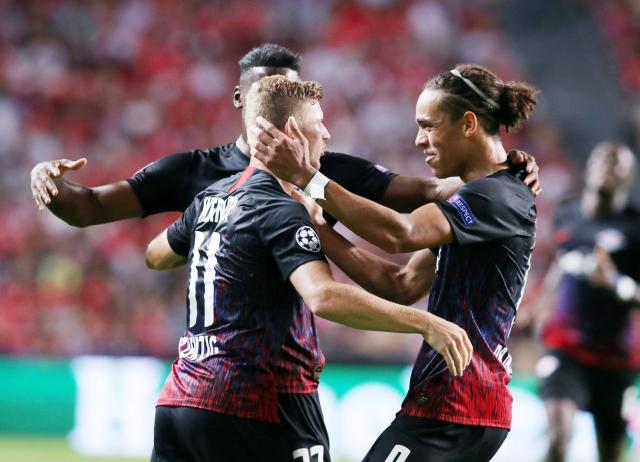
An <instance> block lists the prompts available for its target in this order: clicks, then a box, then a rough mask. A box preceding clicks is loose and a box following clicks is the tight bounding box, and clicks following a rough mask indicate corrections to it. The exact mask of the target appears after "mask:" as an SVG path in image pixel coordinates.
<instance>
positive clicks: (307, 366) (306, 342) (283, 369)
mask: <svg viewBox="0 0 640 462" xmlns="http://www.w3.org/2000/svg"><path fill="white" fill-rule="evenodd" d="M324 365H325V358H324V354H323V353H322V350H321V349H320V344H319V342H318V335H317V333H316V325H315V322H314V318H313V313H312V312H311V310H310V309H309V308H308V307H307V306H306V305H303V307H302V309H300V310H297V311H296V313H295V317H294V320H293V326H292V327H291V329H289V335H288V336H287V340H286V341H285V344H284V345H283V346H282V351H281V353H280V361H279V362H278V366H277V368H276V370H275V374H276V380H277V382H278V393H315V392H316V391H317V390H318V383H319V380H320V373H321V372H322V369H324Z"/></svg>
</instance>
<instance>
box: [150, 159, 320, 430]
mask: <svg viewBox="0 0 640 462" xmlns="http://www.w3.org/2000/svg"><path fill="white" fill-rule="evenodd" d="M167 236H168V240H169V244H170V245H171V247H172V249H173V250H174V251H175V252H176V253H178V254H180V255H185V256H187V255H188V268H189V282H188V291H187V315H186V324H187V328H186V332H185V334H184V336H183V337H182V338H181V339H180V342H179V355H178V359H176V361H175V362H174V364H173V367H172V370H171V373H170V375H169V377H168V378H167V381H166V383H165V385H164V388H163V389H162V392H161V395H160V398H159V400H158V404H159V405H166V406H188V407H197V408H203V409H208V410H212V411H216V412H222V413H226V414H232V415H236V416H240V417H244V418H251V419H257V420H264V421H270V422H278V414H277V399H276V397H277V380H276V375H275V366H276V364H275V363H276V361H277V358H278V355H279V353H280V350H281V349H282V346H283V344H284V343H285V341H286V340H287V337H288V335H289V332H290V329H291V327H292V325H293V323H294V320H295V319H296V318H297V317H299V313H300V312H301V311H303V310H307V309H306V308H305V307H304V306H303V304H302V299H301V297H300V295H299V294H298V293H297V292H296V291H295V289H294V288H293V286H292V285H291V283H290V282H289V281H288V279H289V275H290V274H291V272H292V271H294V270H295V269H296V268H297V267H299V266H300V265H302V264H305V263H307V262H310V261H315V260H323V261H324V256H323V254H322V251H321V248H320V240H319V237H318V235H317V233H316V231H315V228H314V227H313V224H312V223H311V221H310V218H309V216H308V214H307V212H306V210H305V208H304V207H303V206H302V205H301V204H300V203H298V202H297V201H295V200H293V199H292V198H291V197H289V196H288V195H287V194H286V193H285V192H284V191H283V190H282V188H281V187H280V185H279V184H278V182H277V181H276V180H275V178H274V177H273V176H272V175H270V174H269V173H267V172H265V171H263V170H255V169H254V168H252V167H248V168H247V169H246V170H245V171H244V173H243V174H241V175H240V174H238V175H236V176H234V177H232V178H230V179H225V180H221V181H219V182H217V183H214V184H213V185H211V186H210V187H208V188H207V189H206V190H205V191H203V192H202V193H200V194H198V195H197V196H196V199H195V200H194V202H193V204H192V205H191V206H189V208H187V210H186V211H185V212H184V214H183V215H182V217H181V218H179V219H178V220H177V221H176V222H175V223H174V224H173V225H171V226H170V227H169V229H168V232H167ZM307 311H308V310H307Z"/></svg>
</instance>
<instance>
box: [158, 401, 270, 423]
mask: <svg viewBox="0 0 640 462" xmlns="http://www.w3.org/2000/svg"><path fill="white" fill-rule="evenodd" d="M157 406H169V407H193V408H196V409H204V410H205V411H213V412H218V413H220V414H226V415H232V416H235V417H242V418H243V419H251V420H259V421H261V422H271V423H280V418H279V417H278V415H277V411H276V413H275V415H274V416H273V417H270V416H266V415H260V414H256V413H255V412H242V411H240V412H229V409H225V408H222V407H220V406H214V405H211V404H209V403H207V402H205V401H202V400H199V399H192V398H159V399H158V402H157V403H156V407H157Z"/></svg>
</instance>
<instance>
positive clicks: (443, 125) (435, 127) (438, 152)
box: [416, 89, 464, 178]
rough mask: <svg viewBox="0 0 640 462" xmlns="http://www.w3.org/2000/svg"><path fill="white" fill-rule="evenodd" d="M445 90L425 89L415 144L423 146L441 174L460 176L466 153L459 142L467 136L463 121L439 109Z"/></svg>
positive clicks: (426, 159) (425, 152)
mask: <svg viewBox="0 0 640 462" xmlns="http://www.w3.org/2000/svg"><path fill="white" fill-rule="evenodd" d="M441 97H442V92H441V91H439V90H429V89H427V90H424V91H423V92H422V93H421V94H420V97H419V98H418V102H417V103H416V123H417V124H418V135H417V136H416V146H418V147H419V148H421V149H422V152H423V153H424V155H425V157H426V158H425V162H426V163H427V165H429V167H431V169H432V170H433V173H434V174H435V175H436V176H437V177H438V178H448V177H450V176H458V175H460V174H461V172H462V167H463V164H464V157H463V156H462V155H461V154H460V153H462V152H464V151H463V149H461V146H460V142H461V140H464V136H463V133H464V131H463V127H462V121H461V120H459V121H452V120H451V117H449V115H448V114H447V113H446V112H444V111H442V110H441V109H440V104H439V103H440V99H441Z"/></svg>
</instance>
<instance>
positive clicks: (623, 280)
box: [615, 276, 638, 302]
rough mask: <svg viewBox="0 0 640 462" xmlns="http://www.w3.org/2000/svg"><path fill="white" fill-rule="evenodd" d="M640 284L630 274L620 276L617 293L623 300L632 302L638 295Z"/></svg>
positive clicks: (616, 287) (616, 288)
mask: <svg viewBox="0 0 640 462" xmlns="http://www.w3.org/2000/svg"><path fill="white" fill-rule="evenodd" d="M637 288H638V284H636V281H634V280H633V279H631V278H630V277H629V276H619V277H618V278H617V279H616V286H615V291H616V295H617V296H618V298H619V299H620V300H622V301H623V302H630V301H631V300H633V299H634V297H635V296H636V290H637Z"/></svg>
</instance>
